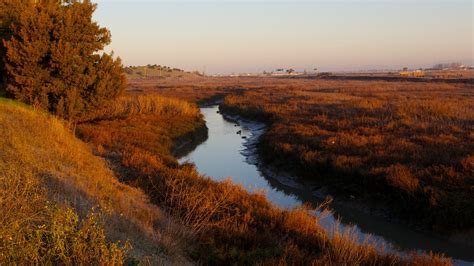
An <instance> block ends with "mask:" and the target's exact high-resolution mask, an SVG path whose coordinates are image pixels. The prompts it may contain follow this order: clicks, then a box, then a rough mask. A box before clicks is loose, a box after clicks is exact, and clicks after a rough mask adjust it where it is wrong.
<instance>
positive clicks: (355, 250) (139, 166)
mask: <svg viewBox="0 0 474 266" xmlns="http://www.w3.org/2000/svg"><path fill="white" fill-rule="evenodd" d="M144 97H148V96H139V97H136V96H128V97H126V98H123V99H121V100H119V101H118V102H116V103H115V104H121V105H125V106H131V105H132V106H137V105H140V103H139V102H140V101H144ZM147 101H152V102H158V103H164V102H165V103H166V102H168V101H169V100H168V99H166V98H162V97H158V96H151V97H150V98H149V99H148V100H147ZM168 103H170V102H168ZM171 103H172V104H173V105H174V104H176V105H175V108H163V109H162V110H163V111H161V112H150V110H151V109H149V108H138V109H140V110H142V111H140V112H129V113H128V115H127V116H121V118H117V119H113V120H109V119H107V118H100V119H91V121H93V122H88V121H84V122H83V123H81V124H79V125H78V129H77V130H78V134H79V136H80V137H81V138H82V139H84V140H85V141H87V142H88V143H90V144H91V145H93V146H94V147H95V150H96V151H98V152H100V154H101V155H102V156H104V157H105V158H108V159H109V160H110V161H113V162H114V164H115V165H116V167H115V169H117V172H118V173H119V175H120V178H121V180H123V181H124V182H126V183H127V184H130V185H133V186H137V187H140V188H142V189H143V190H144V191H145V192H146V193H147V194H148V195H149V196H150V197H151V199H152V201H153V203H155V204H157V205H160V206H162V207H163V208H164V210H166V211H167V212H168V213H169V214H170V215H172V216H174V217H177V218H179V219H178V221H180V222H181V223H182V224H183V225H184V226H186V227H187V228H189V229H191V232H192V233H191V236H190V237H191V238H192V239H193V241H192V243H194V244H191V245H190V249H189V251H190V255H191V257H192V258H193V259H195V260H196V261H198V262H199V263H203V264H230V263H237V264H258V263H264V264H311V263H320V264H327V263H329V264H331V263H334V264H353V263H356V264H406V263H414V264H432V263H439V264H445V263H449V261H447V260H444V259H442V258H439V257H436V256H431V257H430V256H427V255H416V254H412V255H411V256H409V257H407V258H402V257H399V256H397V255H390V254H384V253H383V252H381V250H380V249H379V248H377V247H376V246H375V245H374V244H370V243H366V244H358V243H357V241H356V239H355V236H354V235H352V234H350V233H349V232H334V233H335V236H334V237H333V236H331V234H330V233H328V232H325V231H324V230H323V229H322V227H321V226H320V225H319V224H318V218H317V217H315V216H313V215H311V214H310V213H309V211H308V210H305V209H303V208H302V209H297V210H282V209H279V208H276V207H274V206H272V205H271V204H270V203H269V202H268V200H267V199H265V197H264V196H263V195H261V194H250V193H248V192H246V191H245V190H244V189H243V188H241V187H239V186H237V185H234V184H232V183H231V182H230V181H227V182H215V181H212V180H211V179H210V178H207V177H204V176H201V175H199V174H198V173H197V171H196V169H195V168H194V167H193V166H192V165H179V164H178V163H177V161H176V159H175V158H174V157H172V156H171V151H172V149H173V147H176V145H175V144H174V143H173V141H174V140H176V139H179V138H180V136H182V135H187V134H189V133H190V132H193V131H196V130H197V129H198V128H200V127H202V126H203V125H204V124H203V120H202V117H201V115H200V114H199V112H198V109H197V106H196V105H192V104H186V103H184V102H180V101H177V100H172V101H171ZM148 105H152V104H151V103H150V102H149V103H148ZM107 108H110V109H109V110H107ZM117 109H118V110H123V109H128V107H116V106H111V107H106V108H105V109H104V111H103V113H114V112H115V111H113V110H117ZM190 110H194V111H190ZM118 113H120V114H123V112H122V111H119V112H118ZM98 117H101V116H98ZM112 117H116V116H114V115H112Z"/></svg>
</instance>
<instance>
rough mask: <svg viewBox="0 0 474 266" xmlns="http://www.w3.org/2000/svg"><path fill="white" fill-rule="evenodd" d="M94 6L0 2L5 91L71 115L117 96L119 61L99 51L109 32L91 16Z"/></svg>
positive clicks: (120, 80)
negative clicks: (0, 3)
mask: <svg viewBox="0 0 474 266" xmlns="http://www.w3.org/2000/svg"><path fill="white" fill-rule="evenodd" d="M94 10H95V5H94V4H92V3H91V2H89V1H15V0H6V1H2V5H1V6H0V13H1V14H0V18H2V25H1V27H2V33H1V36H0V37H1V39H2V41H3V45H2V47H1V49H2V53H1V54H0V56H2V58H1V60H2V62H4V63H5V67H2V68H1V69H0V71H2V76H4V77H5V90H6V92H7V93H8V95H9V96H11V97H14V98H16V99H18V100H20V101H22V102H25V103H27V104H31V105H35V106H38V107H41V108H43V109H46V110H49V111H50V112H52V113H54V114H56V115H59V116H61V117H64V118H66V119H70V120H72V119H74V118H76V117H78V116H79V115H81V114H83V113H85V112H87V111H88V110H91V109H94V108H97V107H99V106H101V105H102V104H103V103H104V102H106V101H108V100H110V99H111V98H115V97H117V96H118V95H119V94H120V93H121V92H122V91H123V90H124V88H125V83H126V81H125V76H124V75H123V69H122V64H121V61H120V59H113V58H112V56H113V55H111V54H106V53H104V54H99V52H100V51H101V50H102V49H103V48H104V46H105V45H107V44H109V43H110V32H109V31H108V30H107V29H106V28H101V27H100V26H99V25H98V24H97V23H95V22H93V21H92V14H93V13H94Z"/></svg>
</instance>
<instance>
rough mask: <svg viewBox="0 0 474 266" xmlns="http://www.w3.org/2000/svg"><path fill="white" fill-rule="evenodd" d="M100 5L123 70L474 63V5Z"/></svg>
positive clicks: (463, 1) (423, 0)
mask: <svg viewBox="0 0 474 266" xmlns="http://www.w3.org/2000/svg"><path fill="white" fill-rule="evenodd" d="M95 2H98V4H99V6H98V9H97V11H96V14H95V19H96V20H97V21H98V22H99V23H100V24H101V25H102V26H105V27H108V28H109V29H110V30H111V32H112V44H111V45H110V47H109V49H111V50H114V51H115V54H116V55H118V56H120V57H121V58H122V59H123V61H124V64H126V65H144V64H162V65H169V66H172V67H179V68H183V69H185V70H203V69H205V70H206V72H207V73H232V72H236V73H237V72H257V71H258V72H260V71H263V70H267V71H272V70H274V69H276V68H280V67H281V68H289V67H293V68H295V69H298V70H304V69H307V70H308V71H309V70H312V69H313V68H315V67H317V68H319V69H321V70H332V71H334V70H363V69H374V68H401V67H404V66H408V67H426V66H431V65H433V64H435V63H443V62H451V61H461V62H463V63H467V64H472V63H473V61H474V56H473V54H474V47H473V43H474V36H473V22H474V20H473V13H474V8H473V1H472V0H451V1H437V0H413V1H408V0H399V1H382V0H378V1H377V0H371V1H357V0H346V1H329V0H328V1H316V0H315V1H309V0H306V1H298V2H297V1H289V0H288V1H281V0H280V1H268V0H267V1H265V0H263V1H262V0H261V1H258V2H257V1H249V0H247V1H225V0H224V1H222V0H221V1H196V0H194V1H180V0H176V1H132V0H129V1H113V0H108V1H107V0H98V1H97V0H96V1H95Z"/></svg>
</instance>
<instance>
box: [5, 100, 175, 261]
mask: <svg viewBox="0 0 474 266" xmlns="http://www.w3.org/2000/svg"><path fill="white" fill-rule="evenodd" d="M0 124H1V125H2V127H0V134H1V135H2V139H1V140H0V151H1V152H0V172H1V173H2V175H0V213H2V215H1V217H0V220H1V223H0V225H1V227H0V236H1V237H0V250H2V252H0V253H1V256H0V262H9V263H23V262H31V261H36V262H37V263H40V264H42V263H48V262H50V263H53V262H58V263H59V262H61V263H73V264H75V263H86V264H88V263H102V264H115V263H118V264H120V263H122V261H123V260H124V259H125V252H126V251H127V250H129V244H131V246H132V247H133V249H132V250H131V251H130V255H131V256H137V257H140V256H143V255H144V254H146V255H147V256H150V258H152V257H153V256H154V257H155V258H154V259H155V260H157V259H158V260H162V258H160V257H163V254H162V252H160V250H162V249H163V248H162V247H163V246H165V244H163V243H164V242H166V241H168V240H166V238H169V237H170V236H168V235H169V232H166V230H168V229H169V230H177V229H173V227H172V226H171V225H170V221H169V220H168V218H167V217H166V216H165V215H163V214H162V213H161V211H160V210H159V208H158V207H156V206H154V205H151V204H150V203H149V202H148V199H147V196H146V195H144V194H143V193H142V192H141V191H140V190H137V189H135V188H131V187H129V186H126V185H123V184H121V183H120V182H118V180H117V179H116V178H115V176H114V174H113V173H112V171H111V170H110V169H109V168H108V167H107V165H106V163H105V161H104V160H103V159H101V158H99V157H96V156H94V155H93V154H92V153H91V150H90V148H89V147H88V146H87V145H86V144H84V143H82V142H81V141H80V140H78V139H76V138H75V137H74V136H73V135H72V134H71V133H70V132H69V131H68V130H67V129H66V128H65V127H64V125H63V123H62V122H61V121H60V120H58V119H55V118H53V117H52V116H50V115H48V114H46V113H43V112H41V111H35V110H33V109H32V108H29V107H26V106H23V105H20V104H17V103H16V102H14V101H7V100H1V101H0ZM87 217H89V218H87ZM102 228H103V229H102ZM166 228H168V229H166ZM91 229H93V231H91ZM165 229H166V230H165ZM104 230H105V231H104ZM106 236H107V239H108V240H106ZM110 241H120V242H119V243H117V244H109V243H111V242H110ZM126 241H128V242H126ZM126 243H129V244H126ZM94 245H95V246H96V248H95V247H94ZM164 248H166V247H164ZM78 252H79V253H80V254H79V253H78ZM177 256H179V254H178V255H177Z"/></svg>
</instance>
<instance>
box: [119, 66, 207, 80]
mask: <svg viewBox="0 0 474 266" xmlns="http://www.w3.org/2000/svg"><path fill="white" fill-rule="evenodd" d="M125 73H126V75H127V78H129V79H144V78H158V79H164V78H186V77H199V76H201V74H200V73H199V72H196V71H195V72H187V71H184V70H182V69H179V68H171V67H168V66H161V65H146V66H128V67H125Z"/></svg>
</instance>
